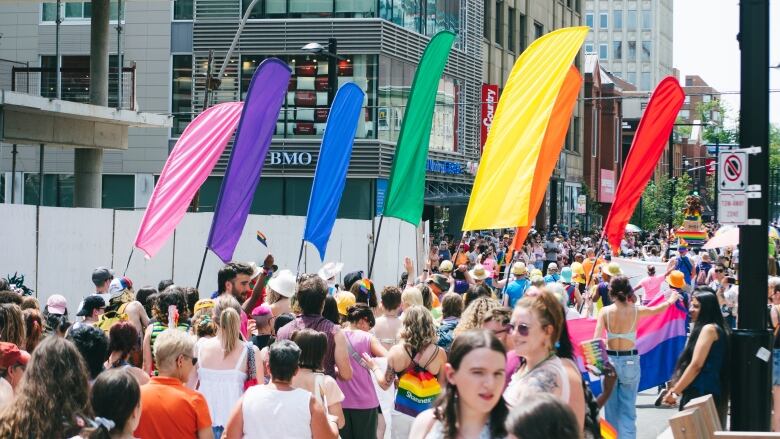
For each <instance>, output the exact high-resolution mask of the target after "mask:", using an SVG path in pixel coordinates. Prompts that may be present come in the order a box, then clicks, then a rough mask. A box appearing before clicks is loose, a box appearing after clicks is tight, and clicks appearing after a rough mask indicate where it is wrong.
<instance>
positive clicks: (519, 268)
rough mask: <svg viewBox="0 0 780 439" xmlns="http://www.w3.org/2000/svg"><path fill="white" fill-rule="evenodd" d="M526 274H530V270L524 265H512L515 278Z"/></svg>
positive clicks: (517, 263)
mask: <svg viewBox="0 0 780 439" xmlns="http://www.w3.org/2000/svg"><path fill="white" fill-rule="evenodd" d="M526 273H528V268H526V266H525V264H524V263H522V262H515V264H514V265H512V274H514V275H515V276H522V275H524V274H526Z"/></svg>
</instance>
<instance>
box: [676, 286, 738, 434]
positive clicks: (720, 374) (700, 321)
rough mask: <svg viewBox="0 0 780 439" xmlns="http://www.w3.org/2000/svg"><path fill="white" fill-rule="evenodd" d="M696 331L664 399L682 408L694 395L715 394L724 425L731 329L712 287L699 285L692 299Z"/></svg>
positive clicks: (687, 345) (678, 363)
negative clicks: (678, 399) (678, 400)
mask: <svg viewBox="0 0 780 439" xmlns="http://www.w3.org/2000/svg"><path fill="white" fill-rule="evenodd" d="M690 312H691V320H692V321H693V322H694V323H693V330H691V335H690V337H689V338H688V343H687V344H686V345H685V349H684V350H683V352H682V354H680V358H679V359H678V360H677V367H676V368H675V372H674V375H673V376H674V379H673V381H674V385H673V386H672V387H671V388H670V389H669V391H668V392H667V394H666V396H665V397H664V402H665V403H667V404H670V405H674V404H675V403H676V402H677V398H678V397H680V410H683V409H684V408H685V405H686V404H687V403H688V401H690V400H691V399H693V398H697V397H699V396H703V395H712V397H713V398H714V399H715V406H716V407H717V409H718V415H719V416H720V422H721V424H723V425H724V426H725V421H726V408H727V405H728V391H729V373H728V372H729V370H728V352H729V332H730V331H729V328H728V326H726V324H725V321H724V320H723V314H722V313H721V311H720V306H719V305H718V298H717V296H716V295H715V293H714V292H713V291H712V289H710V288H708V287H699V288H697V289H696V291H695V292H694V295H693V299H692V300H691V308H690Z"/></svg>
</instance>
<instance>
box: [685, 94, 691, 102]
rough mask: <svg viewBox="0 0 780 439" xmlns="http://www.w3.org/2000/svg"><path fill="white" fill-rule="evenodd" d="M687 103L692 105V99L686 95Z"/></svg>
mask: <svg viewBox="0 0 780 439" xmlns="http://www.w3.org/2000/svg"><path fill="white" fill-rule="evenodd" d="M685 103H686V104H690V103H691V97H690V96H689V95H685Z"/></svg>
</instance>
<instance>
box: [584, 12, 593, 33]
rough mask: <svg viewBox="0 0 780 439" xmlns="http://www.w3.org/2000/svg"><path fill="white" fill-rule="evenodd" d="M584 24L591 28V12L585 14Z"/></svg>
mask: <svg viewBox="0 0 780 439" xmlns="http://www.w3.org/2000/svg"><path fill="white" fill-rule="evenodd" d="M585 26H588V27H589V28H591V29H593V14H591V13H587V14H585Z"/></svg>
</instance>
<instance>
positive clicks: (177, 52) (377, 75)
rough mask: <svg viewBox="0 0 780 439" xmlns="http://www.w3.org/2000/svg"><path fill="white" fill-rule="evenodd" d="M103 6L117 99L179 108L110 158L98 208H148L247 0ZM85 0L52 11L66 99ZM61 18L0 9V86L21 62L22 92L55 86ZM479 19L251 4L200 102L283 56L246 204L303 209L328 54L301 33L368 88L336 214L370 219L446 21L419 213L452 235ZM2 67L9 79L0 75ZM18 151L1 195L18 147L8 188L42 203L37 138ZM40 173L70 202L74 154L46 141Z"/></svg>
mask: <svg viewBox="0 0 780 439" xmlns="http://www.w3.org/2000/svg"><path fill="white" fill-rule="evenodd" d="M111 3H112V21H111V23H110V26H111V29H112V34H111V40H110V41H109V51H110V55H111V59H112V62H113V63H114V64H112V65H113V66H116V54H117V33H116V32H115V31H114V29H115V27H117V17H119V16H121V17H122V19H121V21H120V22H121V24H122V29H121V30H122V35H121V44H120V46H119V52H121V54H122V60H123V66H124V67H125V68H129V67H130V66H133V67H134V74H133V82H132V84H130V85H129V84H127V82H129V81H126V83H125V84H124V85H123V87H122V90H123V92H124V97H123V99H122V101H123V103H124V104H127V105H133V104H134V107H136V108H138V109H141V110H143V111H149V112H159V113H164V114H172V115H173V116H174V127H173V128H172V129H170V130H165V129H131V130H130V136H129V145H128V146H129V147H128V149H127V150H126V151H120V152H107V153H106V154H105V157H104V165H103V170H104V173H105V175H104V176H103V183H104V190H103V207H109V208H143V207H145V206H146V204H147V202H148V199H149V196H150V195H151V191H152V189H153V187H154V182H155V179H156V177H157V176H158V175H159V173H160V171H161V170H162V167H163V165H164V163H165V160H166V158H167V156H168V153H169V151H170V148H171V147H172V146H173V145H174V144H175V141H176V139H177V138H178V136H179V135H180V134H181V132H182V131H183V129H184V127H186V125H187V123H188V122H189V121H190V120H191V119H192V118H193V116H194V115H197V114H198V113H199V112H200V111H202V109H203V108H204V103H205V101H204V98H205V96H204V95H205V92H204V91H205V73H206V70H207V67H208V65H207V64H208V63H207V60H208V59H209V54H210V52H211V55H212V56H211V58H212V62H211V66H210V67H211V70H212V72H216V71H217V70H218V69H219V67H220V66H221V65H222V63H223V62H224V59H225V55H226V52H227V50H228V47H229V45H230V43H231V41H232V38H233V36H234V35H235V33H236V30H237V27H238V22H239V20H240V17H241V16H242V15H243V13H244V12H245V11H246V8H247V7H248V6H249V3H250V1H248V0H174V1H167V0H150V1H143V2H139V1H125V2H123V10H122V12H121V14H120V13H119V11H118V8H117V3H116V1H114V0H112V2H111ZM90 9H91V7H90V3H89V2H75V3H74V2H68V3H63V6H62V9H61V10H60V12H59V13H60V16H61V17H62V24H61V26H60V33H59V46H60V53H61V62H62V67H63V73H62V77H63V89H62V91H63V98H65V99H68V98H70V99H73V100H78V99H80V96H81V95H83V94H86V95H87V96H88V90H86V89H79V88H78V86H83V83H81V82H79V81H80V80H83V79H84V75H87V77H88V74H89V73H88V72H89V70H88V65H89V56H88V54H89V27H90V24H89V16H90ZM56 17H57V10H56V4H54V3H44V4H42V3H36V2H21V1H20V2H16V3H7V2H5V3H2V4H0V27H2V29H3V37H2V39H0V58H2V59H3V60H6V61H5V64H4V63H3V61H0V77H1V78H0V86H2V87H4V88H10V87H12V86H14V85H15V86H16V87H17V88H18V87H19V85H20V84H21V82H17V81H16V79H19V78H21V77H22V76H23V75H22V74H20V73H19V69H21V68H26V66H27V65H29V66H30V67H32V69H33V70H35V69H38V70H37V71H34V72H33V73H32V75H33V79H31V80H30V81H29V82H30V83H31V89H30V93H33V94H40V95H44V96H47V93H50V90H49V85H50V83H51V81H52V78H54V77H55V76H54V75H53V73H52V72H53V70H51V66H53V65H55V64H54V63H53V59H54V56H53V55H54V54H55V42H56V35H55V34H56V32H55V30H56V25H55V21H56ZM482 28H483V13H482V9H481V5H478V4H476V2H469V1H467V0H446V1H439V2H431V1H423V0H417V1H412V2H409V1H404V2H401V1H400V0H361V1H354V0H335V1H326V2H322V1H310V0H284V1H278V0H261V1H258V2H257V4H256V6H255V7H254V9H253V10H252V11H251V12H250V19H249V21H248V23H247V25H246V27H245V28H244V31H243V33H242V35H241V38H240V39H239V42H238V46H237V48H236V50H235V51H234V53H233V56H232V57H231V59H230V60H228V63H227V66H226V69H225V75H224V76H223V77H222V78H220V80H221V85H220V87H219V88H218V89H217V90H215V91H213V92H212V93H211V97H210V99H209V102H208V104H209V105H214V104H217V103H220V102H226V101H235V100H239V99H241V98H243V97H244V94H245V92H246V88H247V87H248V84H249V81H250V80H251V77H252V74H253V73H254V71H255V69H256V68H257V66H258V65H259V64H260V63H261V62H262V60H263V59H265V58H268V57H279V58H281V59H283V60H285V61H286V62H287V63H288V64H289V65H290V67H291V69H292V70H293V79H292V80H291V82H290V87H289V88H288V93H287V98H286V99H285V103H284V105H283V108H282V110H281V112H280V116H279V120H278V123H277V129H276V133H275V136H274V140H273V142H272V146H271V151H270V153H269V155H268V158H267V159H266V163H265V167H264V173H263V177H262V178H261V182H260V185H259V186H258V190H257V193H256V196H255V200H254V203H253V206H252V209H251V213H255V214H280V215H305V212H306V207H307V203H308V197H309V192H310V188H311V182H312V178H313V174H314V168H315V166H316V161H317V157H316V155H317V153H318V151H319V144H320V139H321V136H322V131H323V128H324V125H325V121H326V119H327V108H328V106H327V104H328V103H327V88H328V83H327V77H328V75H327V73H328V72H327V64H328V63H327V58H326V57H325V56H324V55H316V54H313V53H307V52H305V51H303V50H301V48H302V46H304V45H305V44H307V43H309V42H318V43H321V44H323V45H325V46H327V42H328V40H329V39H331V38H335V39H336V40H337V42H338V45H337V47H338V54H339V56H340V57H341V58H340V60H339V61H338V65H337V78H338V81H339V84H341V83H343V82H347V81H353V82H355V83H357V84H358V85H359V86H361V88H363V89H364V91H365V92H366V101H365V102H364V110H365V111H364V117H363V118H361V123H360V126H359V128H358V134H357V140H356V142H355V145H354V149H353V157H352V161H351V164H350V168H349V174H348V182H347V185H346V188H345V192H344V198H343V200H342V206H341V209H340V211H339V216H340V217H345V218H356V219H370V218H373V217H374V216H375V215H377V214H378V213H379V212H381V203H382V199H383V197H384V190H385V188H386V183H387V177H388V176H389V172H390V168H391V164H392V159H393V154H394V148H395V142H396V141H397V139H398V133H399V131H400V127H401V122H402V120H403V116H404V111H405V106H406V101H407V98H408V94H409V91H410V88H411V82H412V79H413V77H414V72H415V70H416V67H417V62H418V61H419V59H420V57H421V55H422V52H423V50H424V49H425V46H426V44H427V42H428V39H429V37H430V36H432V35H433V34H434V33H436V32H438V31H440V30H445V29H446V30H452V31H454V32H455V33H456V34H457V35H458V37H457V40H456V43H455V46H454V47H453V50H452V52H451V54H450V58H449V61H448V63H447V66H446V68H445V72H444V75H443V78H442V80H441V81H440V86H439V93H438V95H437V104H436V109H435V112H434V121H433V127H432V133H431V139H430V154H429V160H428V167H427V169H428V175H427V179H426V180H427V181H426V185H427V186H426V208H425V211H424V218H423V219H424V220H425V219H430V220H434V221H440V220H442V219H445V220H448V222H449V223H450V224H452V226H451V228H452V229H453V230H454V229H457V228H459V226H460V219H461V218H462V213H465V205H466V203H467V200H468V195H469V193H470V188H471V184H472V182H473V175H474V173H475V172H476V168H477V163H478V160H479V143H478V142H479V135H480V134H479V133H480V131H479V130H480V127H479V120H480V114H479V112H480V104H479V102H480V97H481V96H480V94H481V84H482V82H483V78H482V73H483V68H482V55H483V47H482V44H481V43H482V39H481V38H482ZM9 66H10V67H9ZM84 67H87V70H86V72H84V70H83V68H84ZM13 68H16V70H15V71H14V70H13ZM47 69H49V70H47ZM66 71H67V72H66ZM13 72H15V74H14V73H13ZM9 75H10V76H14V75H15V76H16V79H14V78H11V79H8V78H9ZM35 75H37V76H35ZM68 75H69V76H68ZM66 76H67V78H66ZM124 77H125V76H123V78H124ZM36 78H37V79H36ZM66 79H67V80H66ZM113 81H114V82H113V84H114V85H113V89H110V90H109V92H110V95H112V96H114V95H116V91H117V89H118V87H117V85H116V78H114V80H113ZM110 84H111V83H110ZM25 85H27V84H26V83H25ZM66 86H69V87H67V88H68V90H66ZM70 86H72V87H70ZM112 90H113V92H112ZM66 91H67V92H68V93H70V95H69V97H66V96H65V93H66ZM112 93H114V94H112ZM117 96H118V95H117ZM117 99H118V98H114V104H117V102H118V100H117ZM128 101H129V102H128ZM111 105H112V102H111V98H110V101H109V106H111ZM13 151H14V149H13V147H12V145H5V144H3V145H0V158H2V165H0V171H2V172H4V173H5V178H3V179H0V186H2V187H0V195H2V196H3V199H4V200H6V201H10V196H9V195H10V194H9V189H8V187H9V185H8V182H9V181H10V179H11V178H12V176H11V175H10V171H11V168H12V162H13V157H12V156H15V163H16V165H15V166H16V171H17V174H16V176H15V177H16V178H17V180H18V181H20V182H21V183H22V184H17V185H16V190H15V192H16V193H15V194H14V195H15V197H14V198H15V201H16V202H26V203H29V204H34V203H35V202H36V201H37V198H38V195H37V175H35V173H36V172H37V170H38V153H37V151H38V148H37V145H36V146H35V147H32V146H27V145H17V148H16V153H14V152H13ZM228 154H229V148H228V152H226V153H225V155H223V157H222V158H221V160H220V161H219V163H218V164H217V166H216V168H215V170H214V173H213V175H212V177H209V179H208V180H207V181H206V183H205V184H204V186H203V187H202V188H201V191H200V194H199V197H198V199H197V204H198V208H199V210H201V211H208V210H209V209H210V208H213V206H214V204H215V202H216V197H217V194H218V191H219V186H220V184H221V175H222V174H223V173H224V170H225V166H226V165H227V158H228ZM44 169H45V173H46V177H45V180H44V183H45V184H44V187H45V189H44V196H43V203H44V204H45V205H60V206H69V205H72V184H73V183H72V178H73V152H72V151H71V150H66V149H61V148H57V147H56V146H53V147H47V148H46V155H45V159H44ZM447 206H453V208H454V210H453V212H452V214H449V212H447V215H446V216H447V218H441V212H440V211H441V209H439V208H440V207H447ZM437 212H438V214H439V217H437Z"/></svg>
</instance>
